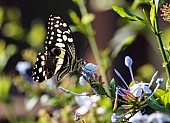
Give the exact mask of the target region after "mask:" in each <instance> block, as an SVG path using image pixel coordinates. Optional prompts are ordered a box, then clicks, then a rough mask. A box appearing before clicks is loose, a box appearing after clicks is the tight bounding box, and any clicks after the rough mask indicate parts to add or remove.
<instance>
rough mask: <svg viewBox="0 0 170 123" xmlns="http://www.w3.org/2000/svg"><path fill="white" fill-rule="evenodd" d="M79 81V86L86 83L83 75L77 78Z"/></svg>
mask: <svg viewBox="0 0 170 123" xmlns="http://www.w3.org/2000/svg"><path fill="white" fill-rule="evenodd" d="M79 83H80V85H81V86H83V85H84V84H85V83H86V80H85V79H84V77H83V76H81V77H80V78H79Z"/></svg>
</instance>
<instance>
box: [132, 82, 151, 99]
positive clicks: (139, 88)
mask: <svg viewBox="0 0 170 123" xmlns="http://www.w3.org/2000/svg"><path fill="white" fill-rule="evenodd" d="M148 85H149V83H142V82H141V83H137V84H134V85H133V86H131V87H130V92H131V93H132V94H133V95H134V96H135V97H140V96H141V95H142V93H143V92H144V93H146V94H150V93H151V92H152V91H151V90H150V89H149V87H148Z"/></svg>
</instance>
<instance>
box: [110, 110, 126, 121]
mask: <svg viewBox="0 0 170 123" xmlns="http://www.w3.org/2000/svg"><path fill="white" fill-rule="evenodd" d="M128 114H129V112H126V113H125V114H122V115H116V113H113V114H112V117H111V122H113V123H118V122H119V119H120V118H122V117H125V116H126V115H128Z"/></svg>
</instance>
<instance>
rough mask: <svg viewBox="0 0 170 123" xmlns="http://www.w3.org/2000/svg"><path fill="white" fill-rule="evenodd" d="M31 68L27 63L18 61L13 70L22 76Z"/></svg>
mask: <svg viewBox="0 0 170 123" xmlns="http://www.w3.org/2000/svg"><path fill="white" fill-rule="evenodd" d="M30 68H31V63H29V62H27V61H20V62H18V63H17V65H16V67H15V69H16V70H17V71H18V72H19V73H20V74H21V75H22V74H25V73H26V72H27V70H28V69H30Z"/></svg>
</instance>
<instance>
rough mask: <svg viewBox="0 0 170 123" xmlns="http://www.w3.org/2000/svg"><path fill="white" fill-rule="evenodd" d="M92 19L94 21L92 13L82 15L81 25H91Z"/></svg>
mask: <svg viewBox="0 0 170 123" xmlns="http://www.w3.org/2000/svg"><path fill="white" fill-rule="evenodd" d="M94 19H95V15H94V14H92V13H90V14H86V15H83V17H82V19H81V23H82V24H85V25H86V24H89V23H91V22H92V21H93V20H94Z"/></svg>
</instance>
